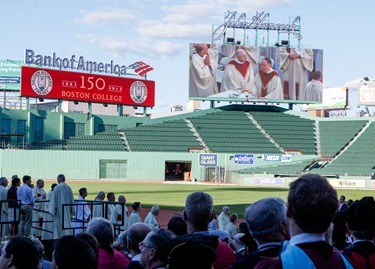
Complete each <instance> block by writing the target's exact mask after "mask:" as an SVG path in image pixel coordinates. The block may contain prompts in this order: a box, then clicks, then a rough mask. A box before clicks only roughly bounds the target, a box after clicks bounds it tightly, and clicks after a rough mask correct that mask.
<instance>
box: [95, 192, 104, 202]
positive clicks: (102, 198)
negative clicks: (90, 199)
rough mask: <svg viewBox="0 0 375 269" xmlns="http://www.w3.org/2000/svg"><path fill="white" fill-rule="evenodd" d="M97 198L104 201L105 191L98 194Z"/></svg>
mask: <svg viewBox="0 0 375 269" xmlns="http://www.w3.org/2000/svg"><path fill="white" fill-rule="evenodd" d="M96 197H97V198H99V199H100V200H102V201H103V200H104V199H105V193H104V191H100V192H98V195H97V196H96Z"/></svg>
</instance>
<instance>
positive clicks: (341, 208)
mask: <svg viewBox="0 0 375 269" xmlns="http://www.w3.org/2000/svg"><path fill="white" fill-rule="evenodd" d="M345 199H346V198H345V196H344V195H341V196H340V204H339V211H345V210H346V209H348V205H347V204H346V202H345Z"/></svg>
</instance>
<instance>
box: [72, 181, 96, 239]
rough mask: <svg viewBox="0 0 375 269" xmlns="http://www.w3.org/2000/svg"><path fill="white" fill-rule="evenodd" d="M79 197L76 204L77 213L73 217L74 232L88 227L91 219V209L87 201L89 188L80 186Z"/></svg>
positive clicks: (77, 232)
mask: <svg viewBox="0 0 375 269" xmlns="http://www.w3.org/2000/svg"><path fill="white" fill-rule="evenodd" d="M78 192H79V197H78V198H77V200H76V201H75V202H76V204H77V205H76V206H75V212H76V215H75V216H74V218H73V219H72V227H74V228H75V229H74V234H79V233H80V232H82V231H83V229H84V228H86V227H87V223H88V221H89V219H90V215H91V210H90V208H89V206H88V204H87V202H86V201H85V198H86V197H87V189H86V188H80V189H79V191H78Z"/></svg>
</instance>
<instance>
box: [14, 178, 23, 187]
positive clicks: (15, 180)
mask: <svg viewBox="0 0 375 269" xmlns="http://www.w3.org/2000/svg"><path fill="white" fill-rule="evenodd" d="M20 184H21V179H19V178H18V177H15V178H13V179H12V186H15V187H17V186H19V185H20Z"/></svg>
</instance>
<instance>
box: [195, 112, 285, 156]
mask: <svg viewBox="0 0 375 269" xmlns="http://www.w3.org/2000/svg"><path fill="white" fill-rule="evenodd" d="M189 120H190V121H191V123H192V124H193V126H194V127H195V129H196V130H197V132H198V133H199V135H200V136H201V137H202V139H203V140H204V142H205V143H206V144H207V146H208V147H209V148H210V150H211V151H212V152H218V153H234V152H239V153H281V151H280V150H279V149H278V148H277V147H276V146H275V145H274V144H273V143H272V142H271V141H270V140H269V139H268V138H266V137H265V136H264V134H263V133H262V132H261V131H260V130H259V129H258V128H257V127H256V126H255V125H254V124H253V123H252V122H251V120H250V119H249V118H248V117H247V115H246V113H245V112H244V111H231V110H218V112H216V113H210V114H207V115H204V116H199V117H191V118H189Z"/></svg>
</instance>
